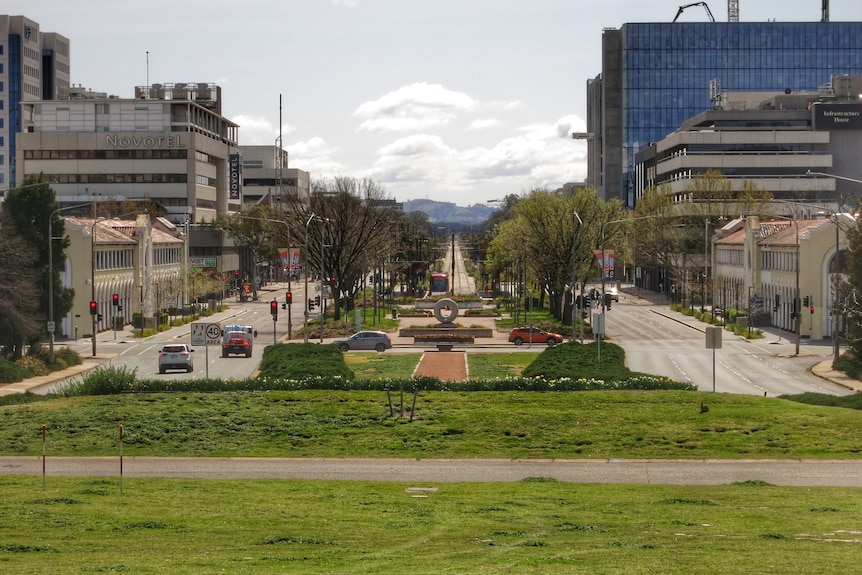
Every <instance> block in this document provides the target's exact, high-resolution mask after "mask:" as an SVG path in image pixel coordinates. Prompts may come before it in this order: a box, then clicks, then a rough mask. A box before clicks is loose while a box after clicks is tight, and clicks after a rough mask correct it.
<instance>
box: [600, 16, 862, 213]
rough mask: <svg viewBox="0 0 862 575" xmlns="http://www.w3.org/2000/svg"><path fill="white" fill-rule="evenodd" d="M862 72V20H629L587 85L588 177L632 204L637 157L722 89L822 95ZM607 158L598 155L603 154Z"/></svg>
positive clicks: (709, 104) (606, 39)
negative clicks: (833, 82) (834, 80)
mask: <svg viewBox="0 0 862 575" xmlns="http://www.w3.org/2000/svg"><path fill="white" fill-rule="evenodd" d="M859 74H862V22H673V23H670V22H669V23H635V24H624V25H623V26H622V27H621V28H619V29H606V30H605V31H604V33H603V36H602V72H601V74H600V75H599V76H597V77H595V78H593V79H591V80H589V81H588V83H587V133H586V134H585V135H584V137H586V138H587V139H588V152H589V155H590V160H589V163H588V176H587V183H588V184H590V185H592V186H595V187H596V188H597V189H598V190H599V194H600V196H601V197H603V198H605V199H611V198H620V199H621V200H622V201H623V203H624V204H625V205H628V206H633V205H634V203H635V201H636V197H635V155H636V153H637V152H638V150H639V149H640V148H641V147H642V146H644V145H646V144H649V143H652V142H657V141H659V140H661V139H662V138H664V137H665V136H667V135H668V134H670V133H671V132H673V131H674V130H676V129H677V128H678V127H679V126H680V125H682V124H683V122H685V121H686V120H688V119H689V118H691V117H693V116H695V115H697V114H700V113H701V112H704V111H707V110H711V109H713V108H714V107H715V104H716V102H717V98H718V97H719V95H720V94H721V92H722V91H730V92H782V93H790V94H792V93H795V92H798V91H809V92H816V91H817V89H818V87H819V86H820V85H821V84H824V83H826V82H828V81H829V78H830V77H832V76H840V75H859ZM597 155H598V156H599V157H600V158H601V160H600V162H599V161H595V160H594V158H595V157H596V156H597Z"/></svg>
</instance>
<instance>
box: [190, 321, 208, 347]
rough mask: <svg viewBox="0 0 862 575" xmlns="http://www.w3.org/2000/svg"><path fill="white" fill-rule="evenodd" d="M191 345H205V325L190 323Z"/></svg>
mask: <svg viewBox="0 0 862 575" xmlns="http://www.w3.org/2000/svg"><path fill="white" fill-rule="evenodd" d="M192 345H193V346H196V345H207V324H205V323H202V322H195V323H192Z"/></svg>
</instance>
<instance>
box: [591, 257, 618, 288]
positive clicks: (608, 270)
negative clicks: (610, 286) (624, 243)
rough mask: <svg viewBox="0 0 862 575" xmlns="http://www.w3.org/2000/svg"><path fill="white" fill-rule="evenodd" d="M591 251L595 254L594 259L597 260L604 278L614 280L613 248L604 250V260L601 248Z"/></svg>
mask: <svg viewBox="0 0 862 575" xmlns="http://www.w3.org/2000/svg"><path fill="white" fill-rule="evenodd" d="M593 253H595V254H596V260H597V261H598V262H599V267H600V268H601V270H602V277H603V278H604V280H605V281H614V280H615V279H616V274H615V272H614V250H605V251H604V260H602V250H593Z"/></svg>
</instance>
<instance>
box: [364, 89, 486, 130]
mask: <svg viewBox="0 0 862 575" xmlns="http://www.w3.org/2000/svg"><path fill="white" fill-rule="evenodd" d="M474 106H476V101H475V100H473V98H471V97H470V96H468V95H466V94H463V93H461V92H454V91H452V90H447V89H446V88H444V87H443V86H441V85H440V84H427V83H425V82H420V83H415V84H410V85H408V86H403V87H401V88H399V89H398V90H395V91H394V92H389V93H388V94H384V95H383V96H381V97H380V98H378V99H377V100H371V101H369V102H364V103H363V104H361V105H360V106H359V107H358V108H357V109H356V111H355V112H354V113H353V115H354V116H358V117H361V118H365V120H364V121H363V122H362V124H360V126H359V128H358V131H360V132H392V131H407V130H424V129H427V128H431V127H435V126H445V125H447V124H449V123H450V122H451V121H452V120H453V119H454V118H455V117H457V116H458V114H460V113H463V112H466V111H469V110H470V109H472V108H473V107H474Z"/></svg>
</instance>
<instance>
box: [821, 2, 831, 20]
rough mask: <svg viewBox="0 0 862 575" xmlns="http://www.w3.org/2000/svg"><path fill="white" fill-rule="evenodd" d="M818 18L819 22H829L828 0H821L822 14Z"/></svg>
mask: <svg viewBox="0 0 862 575" xmlns="http://www.w3.org/2000/svg"><path fill="white" fill-rule="evenodd" d="M822 14H823V15H822V16H820V21H821V22H829V0H823V12H822Z"/></svg>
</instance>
